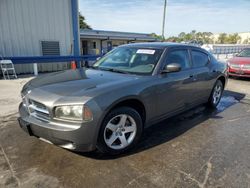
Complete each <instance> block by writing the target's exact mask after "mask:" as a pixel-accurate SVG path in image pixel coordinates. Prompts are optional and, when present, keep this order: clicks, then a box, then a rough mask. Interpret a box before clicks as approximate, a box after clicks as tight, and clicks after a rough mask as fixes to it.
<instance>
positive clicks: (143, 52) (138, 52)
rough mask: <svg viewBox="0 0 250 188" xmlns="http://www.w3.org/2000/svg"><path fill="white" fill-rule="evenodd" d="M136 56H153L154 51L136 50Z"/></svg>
mask: <svg viewBox="0 0 250 188" xmlns="http://www.w3.org/2000/svg"><path fill="white" fill-rule="evenodd" d="M136 53H137V54H150V55H153V54H155V50H150V49H138V50H137V52H136Z"/></svg>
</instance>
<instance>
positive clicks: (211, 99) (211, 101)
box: [207, 80, 224, 108]
mask: <svg viewBox="0 0 250 188" xmlns="http://www.w3.org/2000/svg"><path fill="white" fill-rule="evenodd" d="M218 87H220V88H221V91H220V95H219V97H218V99H217V100H216V101H215V99H214V93H215V92H218V90H217V91H216V88H218ZM223 91H224V85H223V84H222V82H221V80H217V81H216V83H215V84H214V87H213V90H212V92H211V94H210V97H209V99H208V103H207V106H208V107H210V108H216V107H217V106H218V104H219V102H220V100H221V97H222V94H223Z"/></svg>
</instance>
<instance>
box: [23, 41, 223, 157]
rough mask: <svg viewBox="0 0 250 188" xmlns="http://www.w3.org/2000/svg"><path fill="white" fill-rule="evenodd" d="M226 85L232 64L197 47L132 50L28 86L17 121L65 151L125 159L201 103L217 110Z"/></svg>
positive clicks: (147, 46)
mask: <svg viewBox="0 0 250 188" xmlns="http://www.w3.org/2000/svg"><path fill="white" fill-rule="evenodd" d="M226 83H227V66H226V65H225V64H223V63H218V62H217V60H216V59H215V58H214V57H213V56H212V55H211V54H210V53H208V52H207V51H206V50H204V49H201V48H199V47H195V46H193V45H185V44H175V43H142V44H128V45H124V46H121V47H118V48H116V49H114V50H113V51H111V52H109V53H108V54H106V55H105V56H104V57H102V58H101V59H99V60H98V61H97V62H96V63H95V64H94V65H93V66H92V67H91V68H89V69H85V68H82V69H78V70H67V71H63V72H56V73H51V74H48V75H46V76H41V77H38V78H35V79H33V80H31V81H30V82H28V83H27V84H26V85H25V86H24V87H23V89H22V92H21V95H22V98H23V102H22V103H21V104H20V107H19V112H20V118H19V123H20V126H21V128H22V129H23V130H25V131H26V132H27V133H29V135H32V136H36V137H38V138H41V139H43V140H46V141H48V142H51V143H53V144H55V145H57V146H60V147H63V148H66V149H70V150H76V151H91V150H95V149H96V148H97V149H99V150H100V151H101V152H103V153H109V154H120V153H122V152H125V151H127V150H128V149H130V148H132V147H133V146H135V145H136V144H137V143H138V141H139V139H140V137H141V135H142V132H143V130H144V129H145V128H146V127H148V126H150V125H153V124H155V123H157V122H159V121H161V120H163V119H166V118H168V117H170V116H173V115H176V114H178V113H181V112H183V111H185V110H188V109H190V108H193V107H195V106H197V105H200V104H203V103H206V104H207V105H208V106H210V107H216V106H217V105H218V103H219V101H220V98H221V96H222V92H223V89H224V87H225V85H226Z"/></svg>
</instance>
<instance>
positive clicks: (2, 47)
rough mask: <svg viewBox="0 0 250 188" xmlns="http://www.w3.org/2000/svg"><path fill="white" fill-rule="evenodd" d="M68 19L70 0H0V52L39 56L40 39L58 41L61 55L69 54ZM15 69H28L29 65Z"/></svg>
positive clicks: (69, 30) (70, 28) (70, 38)
mask: <svg viewBox="0 0 250 188" xmlns="http://www.w3.org/2000/svg"><path fill="white" fill-rule="evenodd" d="M71 19H72V17H71V1H70V0H0V54H2V55H4V56H40V55H42V54H41V43H40V41H42V40H53V41H59V42H60V53H61V55H70V54H71V44H72V42H73V41H72V40H73V39H72V21H71ZM46 66H51V68H53V67H56V68H58V65H46ZM16 68H17V72H32V65H20V66H16ZM49 69H50V68H49ZM53 69H54V68H53ZM48 71H49V70H48Z"/></svg>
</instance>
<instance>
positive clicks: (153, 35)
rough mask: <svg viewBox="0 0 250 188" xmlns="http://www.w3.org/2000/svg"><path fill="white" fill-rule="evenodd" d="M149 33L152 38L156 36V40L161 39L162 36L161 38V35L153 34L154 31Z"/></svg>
mask: <svg viewBox="0 0 250 188" xmlns="http://www.w3.org/2000/svg"><path fill="white" fill-rule="evenodd" d="M150 35H151V37H154V38H156V39H158V40H160V41H163V38H162V36H161V35H157V34H155V33H151V34H150Z"/></svg>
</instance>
